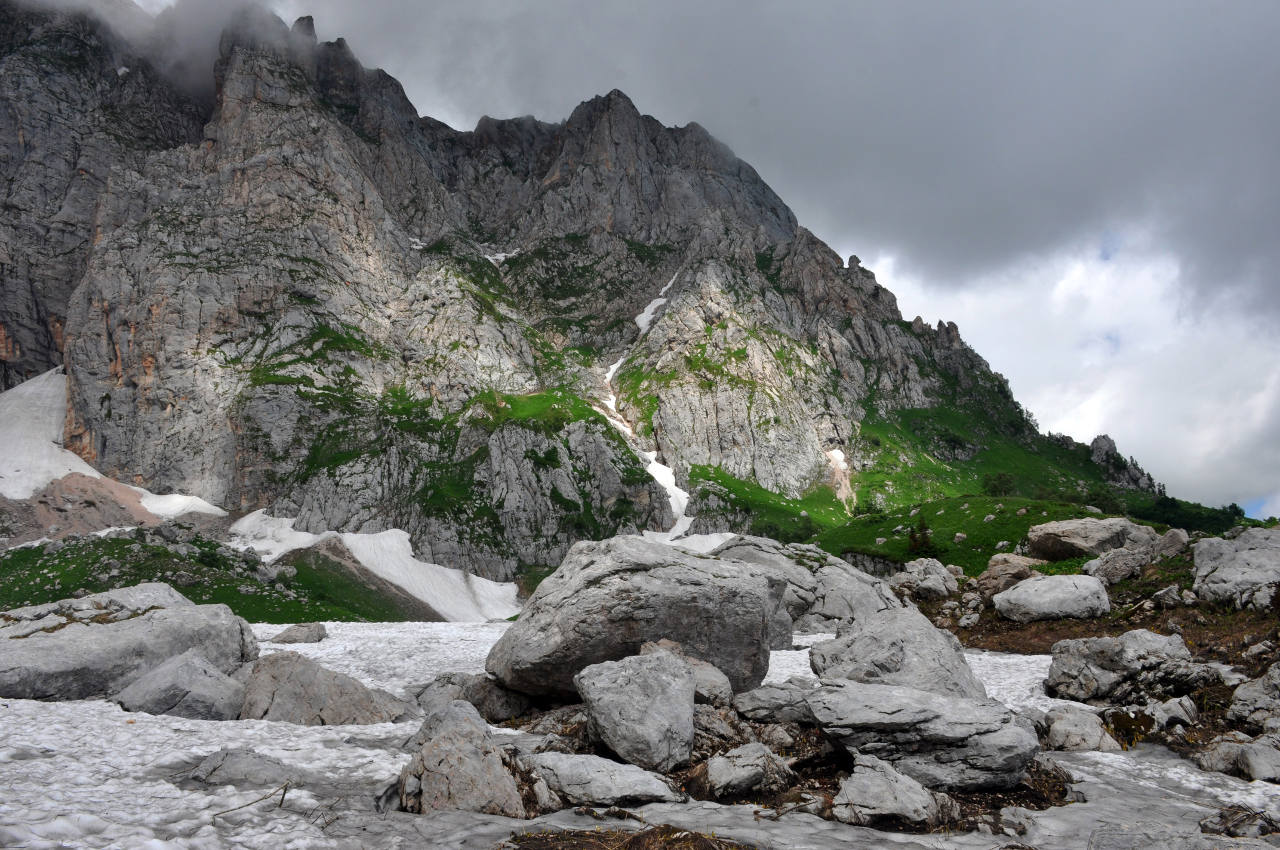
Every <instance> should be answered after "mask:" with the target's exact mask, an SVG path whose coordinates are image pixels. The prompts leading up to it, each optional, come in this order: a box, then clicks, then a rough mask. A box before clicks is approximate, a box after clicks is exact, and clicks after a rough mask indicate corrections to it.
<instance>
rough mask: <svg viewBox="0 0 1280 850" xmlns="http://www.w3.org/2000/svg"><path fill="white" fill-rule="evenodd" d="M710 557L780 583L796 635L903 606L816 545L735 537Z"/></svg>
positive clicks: (882, 584)
mask: <svg viewBox="0 0 1280 850" xmlns="http://www.w3.org/2000/svg"><path fill="white" fill-rule="evenodd" d="M711 555H712V556H713V557H717V558H732V559H736V560H740V561H746V562H748V563H752V564H756V565H758V566H760V567H763V568H765V569H768V570H771V571H773V572H774V573H775V574H777V575H778V576H780V577H782V578H783V579H785V580H786V582H787V588H786V591H785V594H784V596H783V602H784V604H785V605H786V608H787V613H789V614H790V615H791V618H792V619H793V620H794V621H795V627H796V629H797V630H800V631H823V630H831V629H833V628H835V626H836V624H837V623H839V622H840V621H842V620H846V619H848V618H850V617H855V616H858V615H861V614H871V613H875V612H876V611H882V610H884V609H886V608H901V607H902V602H901V601H900V600H899V599H898V598H897V596H896V595H895V594H894V593H893V589H892V588H891V587H890V586H889V584H888V583H887V582H886V581H884V580H882V579H878V578H876V577H874V576H872V575H870V574H868V573H866V572H864V571H863V570H860V569H858V568H857V567H855V566H853V565H851V564H850V563H849V562H848V561H845V560H844V559H842V558H837V557H836V556H834V555H832V554H830V553H828V552H825V551H823V550H822V549H820V548H818V547H817V546H812V545H809V544H804V543H779V542H778V541H776V540H770V539H768V538H765V537H750V536H746V535H739V536H737V537H734V538H732V539H731V540H729V541H727V542H726V543H724V544H722V545H721V546H719V547H718V548H716V549H714V550H712V552H711Z"/></svg>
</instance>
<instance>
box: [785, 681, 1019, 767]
mask: <svg viewBox="0 0 1280 850" xmlns="http://www.w3.org/2000/svg"><path fill="white" fill-rule="evenodd" d="M808 701H809V707H810V708H811V709H812V710H813V713H814V716H815V717H817V719H818V723H819V724H820V725H821V726H822V729H823V730H824V731H825V732H826V734H827V736H828V737H829V738H831V739H832V740H833V741H835V742H837V743H839V744H840V745H841V746H843V747H844V748H845V749H846V750H848V751H849V753H850V754H851V755H855V756H856V755H873V756H876V757H877V758H880V759H883V760H885V761H888V762H891V763H892V764H893V766H894V767H895V768H896V769H897V770H899V771H900V772H902V773H905V774H906V775H907V776H910V777H911V778H913V779H915V780H916V781H917V782H919V783H921V784H922V785H924V786H926V787H928V788H933V789H944V790H957V791H959V790H966V791H968V790H980V789H1003V788H1012V787H1013V786H1015V785H1017V784H1018V783H1019V782H1021V781H1022V778H1023V775H1024V774H1025V773H1026V769H1027V766H1028V765H1029V764H1030V763H1031V760H1032V759H1033V758H1035V755H1036V753H1037V752H1038V751H1039V749H1040V745H1039V742H1038V741H1037V740H1036V734H1035V730H1034V727H1033V726H1032V725H1031V722H1030V721H1028V720H1026V719H1024V718H1022V717H1019V716H1018V715H1016V714H1015V713H1014V712H1013V711H1011V710H1010V709H1008V708H1006V707H1005V706H1004V705H1002V704H1001V703H999V702H996V701H995V700H976V699H968V698H965V697H957V696H946V695H943V694H935V693H932V692H929V691H921V690H917V689H915V688H907V687H903V686H901V685H868V684H863V683H860V682H843V681H832V682H824V683H823V684H822V686H821V687H819V688H817V689H815V690H814V691H813V692H811V693H810V694H809V697H808Z"/></svg>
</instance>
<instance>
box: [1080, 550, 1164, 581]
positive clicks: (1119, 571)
mask: <svg viewBox="0 0 1280 850" xmlns="http://www.w3.org/2000/svg"><path fill="white" fill-rule="evenodd" d="M1154 552H1155V550H1154V547H1142V548H1138V549H1112V550H1111V551H1110V552H1107V553H1105V554H1103V555H1100V556H1099V557H1097V558H1094V559H1093V560H1092V561H1089V562H1088V563H1086V564H1085V565H1084V566H1083V567H1081V568H1080V571H1081V572H1082V573H1084V574H1085V575H1089V576H1093V577H1094V578H1096V579H1098V580H1099V581H1101V582H1102V583H1103V584H1107V585H1112V584H1115V583H1116V582H1119V581H1124V580H1125V579H1129V578H1134V577H1135V576H1140V575H1142V570H1143V568H1144V567H1146V566H1147V564H1149V563H1151V562H1152V561H1153V560H1154Z"/></svg>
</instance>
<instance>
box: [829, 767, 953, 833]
mask: <svg viewBox="0 0 1280 850" xmlns="http://www.w3.org/2000/svg"><path fill="white" fill-rule="evenodd" d="M831 813H832V815H833V816H834V817H835V819H836V820H838V821H842V822H843V823H851V824H854V825H856V826H876V825H878V824H881V823H883V822H885V821H889V822H905V823H909V824H912V825H915V826H923V827H926V828H928V829H936V828H937V827H939V826H942V825H944V824H947V823H951V822H953V821H956V820H959V818H960V807H959V805H957V804H956V801H955V800H953V799H952V798H951V797H949V796H948V795H946V794H940V793H938V792H936V791H930V790H929V789H928V788H925V787H924V786H923V785H921V784H920V783H919V782H917V781H915V780H914V779H912V778H911V777H909V776H904V775H903V774H901V773H899V772H898V771H897V770H895V769H894V767H893V765H891V764H889V763H888V762H886V761H882V760H881V759H878V758H876V757H875V756H868V755H855V756H854V757H853V770H852V771H850V773H849V778H848V779H846V780H844V782H842V783H841V785H840V790H839V792H837V794H836V796H835V799H834V800H833V801H832V807H831Z"/></svg>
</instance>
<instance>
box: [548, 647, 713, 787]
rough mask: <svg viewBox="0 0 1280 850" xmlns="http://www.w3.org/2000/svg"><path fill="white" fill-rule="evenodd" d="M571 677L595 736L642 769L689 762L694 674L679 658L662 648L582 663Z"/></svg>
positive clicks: (663, 768) (668, 767) (667, 767)
mask: <svg viewBox="0 0 1280 850" xmlns="http://www.w3.org/2000/svg"><path fill="white" fill-rule="evenodd" d="M573 681H574V684H575V685H576V686H577V689H578V693H580V694H581V695H582V702H583V705H584V706H585V710H586V714H587V728H588V732H589V734H590V735H591V736H592V737H593V738H594V739H596V740H599V741H601V742H602V743H604V744H605V745H606V746H608V747H609V749H611V750H612V751H613V752H615V753H617V754H618V756H620V757H621V758H623V759H625V760H626V761H628V762H630V763H631V764H634V765H638V766H639V767H642V768H645V769H646V770H657V771H661V772H663V773H666V772H668V771H671V770H674V769H675V768H676V767H679V766H680V765H684V764H687V763H688V761H689V756H690V754H691V753H692V751H693V731H694V730H693V705H694V702H693V699H694V697H693V693H694V676H693V671H692V670H690V669H689V665H688V664H686V663H685V662H684V661H683V660H682V659H681V658H679V657H678V656H676V655H672V654H671V653H669V652H666V651H663V650H658V651H655V652H653V653H651V654H649V655H633V656H631V657H629V658H624V659H622V660H621V661H606V662H603V663H600V664H593V665H591V666H589V667H585V668H583V669H582V670H581V671H580V672H579V673H578V675H576V676H574V678H573Z"/></svg>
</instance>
